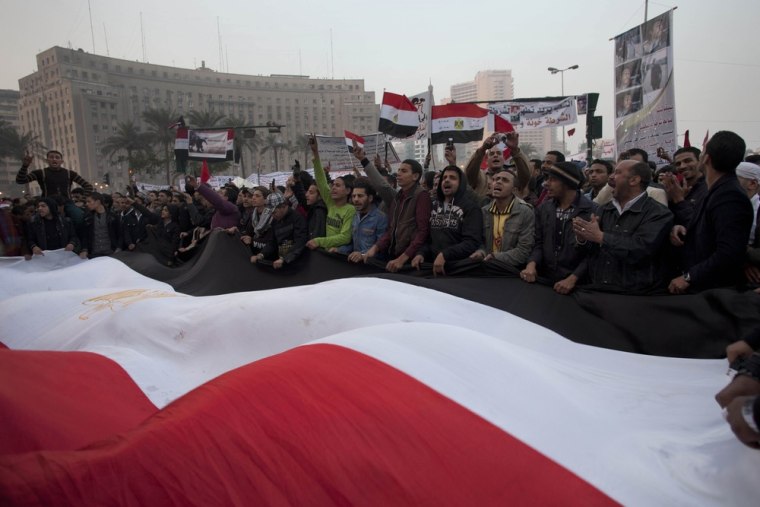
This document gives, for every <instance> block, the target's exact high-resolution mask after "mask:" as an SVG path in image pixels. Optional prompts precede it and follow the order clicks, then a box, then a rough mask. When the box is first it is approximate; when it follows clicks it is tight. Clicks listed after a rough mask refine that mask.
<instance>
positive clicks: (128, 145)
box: [100, 120, 155, 172]
mask: <svg viewBox="0 0 760 507" xmlns="http://www.w3.org/2000/svg"><path fill="white" fill-rule="evenodd" d="M150 141H151V139H150V134H146V133H144V132H140V129H139V127H138V126H137V125H135V122H133V121H132V120H128V121H125V122H121V123H117V124H116V132H115V133H114V135H112V136H110V137H108V138H107V139H106V140H105V142H104V143H103V146H102V147H101V149H100V151H101V153H103V155H105V156H106V157H108V159H109V160H110V161H114V159H115V160H116V161H118V162H127V165H128V166H129V169H133V170H134V171H136V172H142V171H143V170H145V169H148V168H149V167H150V166H151V165H152V164H151V159H153V160H155V159H154V157H152V156H151V153H150V151H151V150H150V149H148V146H149V144H150ZM122 152H123V153H125V154H126V157H125V156H124V155H123V154H122Z"/></svg>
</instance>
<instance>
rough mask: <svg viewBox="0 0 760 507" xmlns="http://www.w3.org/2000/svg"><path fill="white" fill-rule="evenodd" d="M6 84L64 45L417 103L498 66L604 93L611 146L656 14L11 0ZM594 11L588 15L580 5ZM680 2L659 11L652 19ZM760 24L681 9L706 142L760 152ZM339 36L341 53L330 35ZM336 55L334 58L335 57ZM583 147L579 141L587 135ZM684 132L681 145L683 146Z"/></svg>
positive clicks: (527, 84) (428, 4)
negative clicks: (635, 30)
mask: <svg viewBox="0 0 760 507" xmlns="http://www.w3.org/2000/svg"><path fill="white" fill-rule="evenodd" d="M0 5H1V6H2V12H3V17H4V19H5V22H4V23H3V31H2V35H0V37H2V39H1V41H2V44H0V55H1V57H0V61H2V71H0V88H10V89H18V79H19V78H20V77H23V76H26V75H28V74H30V73H32V72H34V71H35V70H36V60H35V55H36V54H37V53H39V52H40V51H43V50H45V49H48V48H50V47H52V46H56V45H58V46H63V47H67V46H69V45H71V47H73V48H82V49H84V50H85V51H88V52H92V51H93V37H92V33H93V32H94V51H95V52H96V53H98V54H102V55H105V54H107V53H108V54H110V56H112V57H116V58H124V59H129V60H142V58H143V44H142V36H141V30H140V13H141V12H142V19H143V33H144V37H145V54H146V57H147V61H148V62H150V63H155V64H161V65H173V66H177V67H185V68H193V67H195V66H200V63H201V60H205V61H206V66H208V67H211V68H214V69H220V68H221V65H222V64H220V59H219V37H218V32H217V18H218V24H219V27H220V28H221V39H222V47H223V50H224V52H225V58H224V62H223V66H224V67H225V68H226V67H227V66H228V67H229V71H230V72H233V73H242V74H264V75H267V74H306V75H309V76H311V77H331V76H334V77H336V78H364V80H365V87H366V89H367V90H373V91H375V92H376V94H377V95H376V97H377V100H378V102H379V101H380V99H381V96H382V91H383V89H387V90H389V91H393V92H397V93H405V94H408V95H411V94H415V93H419V92H421V91H423V90H425V89H426V88H427V86H428V83H429V82H432V84H433V87H434V94H435V97H436V98H437V99H441V98H443V97H447V96H449V87H450V86H451V85H452V84H454V83H459V82H463V81H470V80H472V79H473V78H474V76H475V73H476V72H477V71H479V70H484V69H505V68H506V69H512V75H513V76H514V79H515V96H516V97H542V96H547V95H559V94H560V76H559V75H551V74H550V73H549V72H548V71H547V70H546V69H547V67H559V68H565V67H569V66H571V65H575V64H578V65H579V66H580V68H579V69H578V70H573V71H568V72H566V73H565V93H566V94H580V93H585V92H592V91H595V92H599V93H600V101H599V110H598V112H597V114H601V115H603V116H604V134H605V137H606V138H612V137H614V134H613V121H614V119H613V101H612V95H613V43H612V42H611V41H609V39H610V38H611V37H614V36H615V35H617V34H619V33H622V32H624V31H625V30H627V29H629V28H631V27H633V26H636V25H638V24H640V23H641V22H643V20H644V3H643V2H641V3H636V2H630V1H624V0H584V1H583V2H560V1H557V0H555V1H548V0H531V1H528V2H514V1H504V0H502V1H478V0H475V1H470V2H463V1H453V0H437V1H423V0H418V1H416V2H411V1H408V0H406V1H400V0H385V1H374V2H363V1H344V0H325V1H323V2H316V1H313V0H312V1H306V0H285V1H275V2H256V1H251V0H216V1H213V2H212V1H203V0H182V1H175V0H160V1H158V0H153V1H145V0H131V1H127V2H116V1H112V0H109V1H106V0H90V6H91V8H92V30H91V29H90V16H89V10H88V2H87V0H0ZM581 5H582V6H583V8H581V7H580V6H581ZM671 7H673V5H672V4H662V3H654V2H650V3H649V18H652V17H654V16H656V15H658V14H661V13H662V12H665V11H666V10H668V9H669V8H671ZM758 19H760V2H758V1H757V0H725V1H723V2H714V1H712V2H708V1H703V0H688V1H686V2H684V3H683V4H681V5H678V9H677V10H676V11H675V13H674V27H673V44H674V46H673V48H674V55H675V66H674V73H675V85H676V121H677V128H678V132H679V134H683V132H684V131H685V130H686V129H690V130H691V136H692V140H693V141H694V140H697V141H700V142H701V139H702V137H703V136H704V133H705V131H706V130H707V129H710V132H715V131H718V130H723V129H728V130H734V131H736V132H737V133H739V134H740V135H741V136H742V137H744V139H745V140H746V141H747V144H748V146H749V147H750V148H752V149H757V150H760V100H759V99H760V94H759V93H758V89H759V88H760V40H758V39H757V31H756V27H755V25H756V23H757V21H758ZM331 30H332V49H331V38H330V33H331ZM331 55H332V57H331ZM576 139H577V137H576ZM682 139H683V137H682V136H681V137H680V138H679V142H682ZM568 144H569V146H568V147H569V148H570V147H574V144H571V143H568Z"/></svg>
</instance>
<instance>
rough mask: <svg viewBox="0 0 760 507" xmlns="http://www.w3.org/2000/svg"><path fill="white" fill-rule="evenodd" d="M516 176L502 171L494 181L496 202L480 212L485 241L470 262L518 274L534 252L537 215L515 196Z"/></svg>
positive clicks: (495, 176) (493, 192) (506, 170)
mask: <svg viewBox="0 0 760 507" xmlns="http://www.w3.org/2000/svg"><path fill="white" fill-rule="evenodd" d="M515 179H516V176H515V173H514V172H512V171H511V170H508V169H501V170H499V171H497V172H496V173H494V175H493V179H492V194H493V200H492V201H491V203H490V204H488V205H486V206H484V207H483V208H481V213H482V215H483V239H484V240H485V242H484V243H483V244H482V246H481V247H480V249H478V250H477V251H476V252H475V253H473V254H472V255H470V258H471V259H475V260H484V261H486V262H492V261H495V262H501V263H504V264H506V265H507V266H508V268H509V269H510V270H519V269H521V268H522V267H524V266H525V263H526V262H527V261H528V257H529V256H530V253H531V250H532V249H533V242H534V238H533V232H534V227H535V215H534V213H533V208H532V207H531V206H530V205H529V204H528V203H526V202H525V201H524V200H522V199H521V198H519V197H517V196H516V195H515V193H514V185H515Z"/></svg>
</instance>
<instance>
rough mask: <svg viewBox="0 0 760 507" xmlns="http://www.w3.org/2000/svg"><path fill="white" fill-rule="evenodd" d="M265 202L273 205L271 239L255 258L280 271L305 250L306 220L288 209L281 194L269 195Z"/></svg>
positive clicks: (307, 238) (287, 204)
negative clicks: (267, 262)
mask: <svg viewBox="0 0 760 507" xmlns="http://www.w3.org/2000/svg"><path fill="white" fill-rule="evenodd" d="M267 202H269V203H271V204H272V205H273V211H272V239H271V241H269V242H267V244H266V246H264V249H263V250H262V251H261V253H259V254H258V255H257V256H256V258H257V259H259V260H261V259H265V260H269V261H272V267H273V268H274V269H280V268H282V267H283V266H285V265H286V264H293V263H294V262H295V261H296V260H298V258H299V257H300V256H301V254H302V253H303V251H304V248H306V242H307V241H308V240H309V233H308V232H307V230H306V220H304V218H303V217H302V216H301V214H300V213H298V212H297V211H294V210H293V209H292V208H291V207H290V204H289V203H288V202H286V201H285V198H284V197H283V196H282V195H281V194H279V193H273V194H270V195H269V197H267Z"/></svg>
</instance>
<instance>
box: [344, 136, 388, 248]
mask: <svg viewBox="0 0 760 507" xmlns="http://www.w3.org/2000/svg"><path fill="white" fill-rule="evenodd" d="M359 149H360V148H359ZM375 197H376V193H375V189H374V188H373V187H372V185H371V184H370V182H369V180H367V179H366V178H357V180H356V182H355V183H354V189H353V190H352V191H351V202H352V203H353V205H354V208H356V214H355V215H354V220H353V222H352V224H351V243H350V244H349V245H344V246H342V247H340V248H338V249H337V251H338V252H339V253H342V254H346V255H348V261H349V262H363V261H364V257H365V254H366V253H367V251H368V250H369V249H370V248H372V245H374V244H375V243H377V240H378V239H380V237H381V236H382V235H383V234H385V231H386V229H388V218H387V217H386V216H385V214H384V213H383V212H381V211H380V210H379V209H378V207H377V206H376V205H375Z"/></svg>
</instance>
